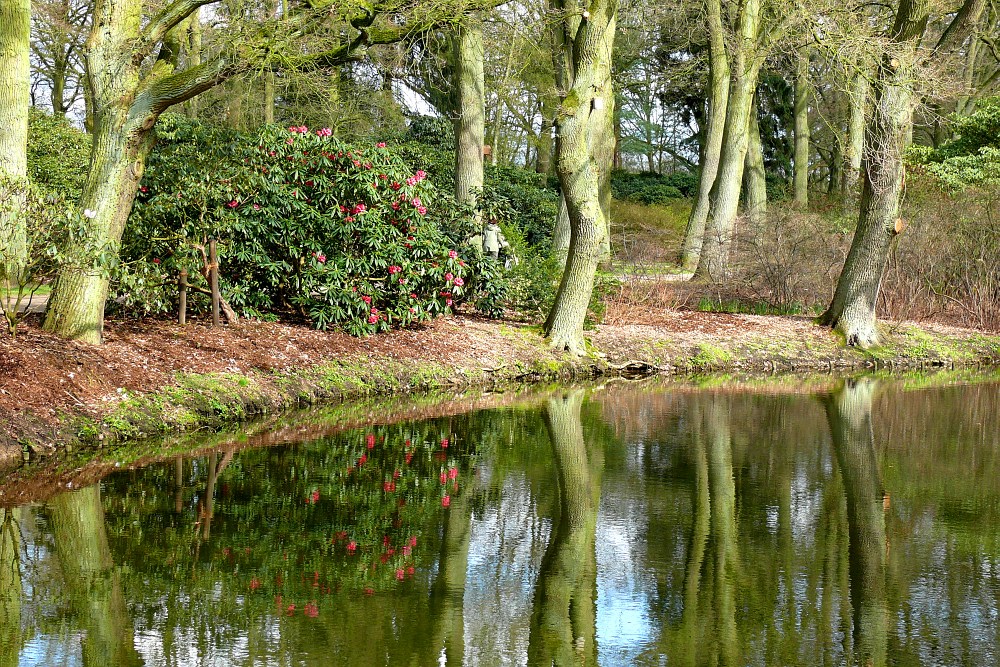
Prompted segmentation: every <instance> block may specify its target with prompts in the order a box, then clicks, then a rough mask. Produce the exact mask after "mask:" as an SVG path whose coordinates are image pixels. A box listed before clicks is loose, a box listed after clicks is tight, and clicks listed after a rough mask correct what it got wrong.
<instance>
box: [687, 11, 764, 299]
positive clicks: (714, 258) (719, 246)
mask: <svg viewBox="0 0 1000 667" xmlns="http://www.w3.org/2000/svg"><path fill="white" fill-rule="evenodd" d="M760 29H761V3H760V0H747V2H746V4H745V5H744V6H743V11H742V13H741V14H740V17H739V35H740V40H739V43H738V45H737V47H736V50H735V54H734V55H733V56H732V57H731V58H730V62H731V68H730V83H729V99H728V102H727V105H726V127H725V131H724V133H723V137H722V154H721V157H720V161H719V171H718V174H717V175H716V177H715V183H714V184H713V185H712V192H711V207H710V212H709V218H708V223H707V224H706V231H705V236H704V241H703V243H702V251H701V257H700V259H699V262H698V268H697V269H695V277H696V278H700V279H707V280H722V279H724V278H725V277H726V275H727V274H728V272H729V251H730V248H731V246H732V241H733V237H734V234H735V232H736V215H737V212H738V210H739V201H740V187H741V185H742V181H743V167H744V164H745V161H746V152H747V146H748V144H749V137H748V134H749V124H750V115H751V113H752V112H753V97H754V90H755V89H756V87H757V78H758V73H759V71H760V65H761V59H760V53H759V50H760V46H759V44H758V39H759V33H760Z"/></svg>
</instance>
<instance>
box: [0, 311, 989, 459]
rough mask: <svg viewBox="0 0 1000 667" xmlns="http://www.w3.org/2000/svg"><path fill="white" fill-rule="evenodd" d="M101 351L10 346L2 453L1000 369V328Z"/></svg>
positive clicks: (702, 332)
mask: <svg viewBox="0 0 1000 667" xmlns="http://www.w3.org/2000/svg"><path fill="white" fill-rule="evenodd" d="M106 334H107V335H106V340H107V343H106V344H105V345H104V346H102V347H91V346H87V345H82V344H77V343H72V342H66V341H63V340H61V339H58V338H55V337H53V336H50V335H48V334H46V333H44V332H42V331H41V330H39V329H38V327H37V325H35V324H30V325H29V326H27V327H26V328H25V327H22V331H21V333H20V334H19V336H18V338H17V339H16V340H14V341H11V340H9V339H3V340H2V341H0V464H4V463H5V464H6V465H10V464H12V463H16V462H18V461H20V460H21V459H22V458H23V457H25V456H27V455H46V454H49V453H52V452H54V451H56V450H57V449H58V446H59V445H60V444H66V443H70V444H75V445H79V444H87V443H95V444H96V443H100V442H107V441H109V440H121V439H129V438H139V437H143V436H147V435H152V434H157V433H169V432H175V431H183V430H190V429H194V428H205V427H211V428H217V427H219V426H221V425H223V424H226V423H232V422H235V421H239V420H242V419H246V418H248V417H251V416H254V415H261V414H273V413H276V412H279V411H281V410H284V409H287V408H290V407H294V406H296V405H302V404H309V403H314V402H317V401H327V400H343V399H347V398H358V397H365V396H374V395H381V394H391V393H397V392H406V391H413V390H423V389H443V388H444V389H447V388H454V389H456V390H457V389H467V388H471V387H478V388H483V389H487V390H489V389H496V388H498V387H504V386H510V385H511V384H515V383H523V382H532V381H540V380H560V379H563V380H565V379H575V378H583V377H593V376H599V375H608V374H623V373H626V374H627V373H640V374H641V373H649V372H662V373H674V372H705V371H734V370H735V371H751V372H774V371H788V370H792V371H808V370H813V371H825V370H833V369H861V368H877V367H882V368H884V367H889V368H922V367H931V366H976V365H997V364H1000V336H995V335H987V334H983V333H981V332H978V331H974V330H968V329H957V328H951V327H941V326H934V325H916V324H905V325H896V326H893V327H886V329H885V331H884V336H883V337H884V340H885V344H884V345H883V346H882V347H880V348H877V349H874V350H868V351H866V352H862V351H858V350H852V349H845V348H844V347H843V344H842V341H841V340H839V339H838V337H837V336H836V335H835V334H834V333H832V332H831V331H829V330H828V329H825V328H822V327H818V326H816V325H815V324H813V323H812V321H811V320H810V319H808V318H804V317H763V316H753V315H727V314H713V313H700V312H684V311H677V312H674V311H672V312H670V313H667V314H665V315H663V316H662V317H660V318H658V320H657V323H656V324H655V325H649V324H645V325H641V324H617V325H614V326H599V327H597V328H596V329H595V330H594V331H592V332H590V340H591V342H592V344H593V348H594V354H593V355H592V356H590V357H585V358H574V357H571V356H568V355H564V354H556V353H553V352H552V351H550V350H548V349H547V348H546V347H545V345H544V342H543V341H542V339H541V337H540V335H539V333H538V330H537V328H535V327H528V326H525V325H520V324H513V323H509V322H507V323H505V322H496V321H489V320H483V319H479V318H475V317H467V316H458V317H452V318H442V319H438V320H435V321H434V322H432V323H430V324H428V325H425V326H421V327H417V328H414V329H409V330H406V331H398V332H393V333H389V334H385V335H380V336H375V337H371V338H363V339H357V338H351V337H350V336H347V335H344V334H340V333H331V332H320V331H314V330H311V329H308V328H305V327H298V326H290V325H284V324H273V323H259V322H247V323H243V324H241V325H239V326H235V327H222V328H218V329H211V328H206V327H205V326H203V325H200V324H193V325H189V326H187V327H183V328H182V327H179V326H177V325H175V324H172V323H167V322H162V321H144V322H139V323H123V322H112V323H109V324H108V327H107V331H106Z"/></svg>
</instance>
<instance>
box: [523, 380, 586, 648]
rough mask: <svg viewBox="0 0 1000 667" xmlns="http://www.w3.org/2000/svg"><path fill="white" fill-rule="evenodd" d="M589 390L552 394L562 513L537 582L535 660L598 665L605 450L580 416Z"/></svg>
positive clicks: (549, 414) (550, 419)
mask: <svg viewBox="0 0 1000 667" xmlns="http://www.w3.org/2000/svg"><path fill="white" fill-rule="evenodd" d="M582 403H583V392H582V391H581V390H574V391H572V392H570V393H568V394H566V395H563V396H557V397H555V398H552V399H550V400H549V403H548V408H547V410H546V413H545V425H546V430H547V431H548V433H549V438H550V439H551V441H552V448H553V450H554V452H555V463H556V472H557V479H558V484H559V502H558V510H557V511H558V516H557V517H555V518H554V521H553V526H552V536H551V538H550V541H549V546H548V547H547V548H546V550H545V556H544V557H543V559H542V566H541V570H540V571H539V573H538V580H537V583H536V584H535V595H534V608H533V611H532V615H531V630H530V634H529V639H528V663H529V664H532V665H576V664H581V665H595V664H597V642H596V604H595V603H596V597H597V590H596V589H597V580H596V576H597V562H596V557H597V556H596V552H595V549H594V547H595V544H594V540H595V536H596V533H597V509H598V505H599V501H600V492H601V491H600V488H601V475H602V472H603V469H604V454H603V452H602V450H601V448H600V445H596V444H595V445H591V446H588V444H587V442H586V440H585V439H584V434H583V427H582V424H581V421H580V409H581V406H582Z"/></svg>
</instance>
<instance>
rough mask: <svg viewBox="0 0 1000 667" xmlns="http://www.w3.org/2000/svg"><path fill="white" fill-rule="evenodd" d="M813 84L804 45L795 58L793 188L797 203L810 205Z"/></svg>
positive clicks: (802, 205) (806, 49)
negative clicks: (810, 102)
mask: <svg viewBox="0 0 1000 667" xmlns="http://www.w3.org/2000/svg"><path fill="white" fill-rule="evenodd" d="M811 97H812V86H811V84H810V83H809V50H808V47H802V48H801V49H800V50H799V53H798V54H797V56H796V59H795V107H794V114H795V156H794V158H793V160H794V163H795V172H794V176H793V182H792V185H793V190H794V192H795V198H794V201H795V205H796V206H798V207H799V208H803V209H804V208H806V207H807V206H809V100H810V99H811Z"/></svg>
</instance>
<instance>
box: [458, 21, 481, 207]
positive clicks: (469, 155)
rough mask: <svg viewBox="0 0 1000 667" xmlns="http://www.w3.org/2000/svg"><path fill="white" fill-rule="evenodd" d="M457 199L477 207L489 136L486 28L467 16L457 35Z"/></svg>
mask: <svg viewBox="0 0 1000 667" xmlns="http://www.w3.org/2000/svg"><path fill="white" fill-rule="evenodd" d="M454 77H455V79H454V81H455V83H454V86H455V91H456V95H457V100H456V102H457V104H456V109H455V199H457V200H458V201H459V202H463V203H468V204H472V205H473V206H474V205H475V204H476V197H477V195H476V191H478V190H481V189H482V187H483V143H484V141H485V137H486V76H485V73H484V70H483V26H482V23H481V22H480V21H479V18H478V17H475V16H470V17H467V18H466V19H465V20H464V21H463V23H462V24H461V25H460V26H459V27H458V34H457V35H456V36H455V70H454Z"/></svg>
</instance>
